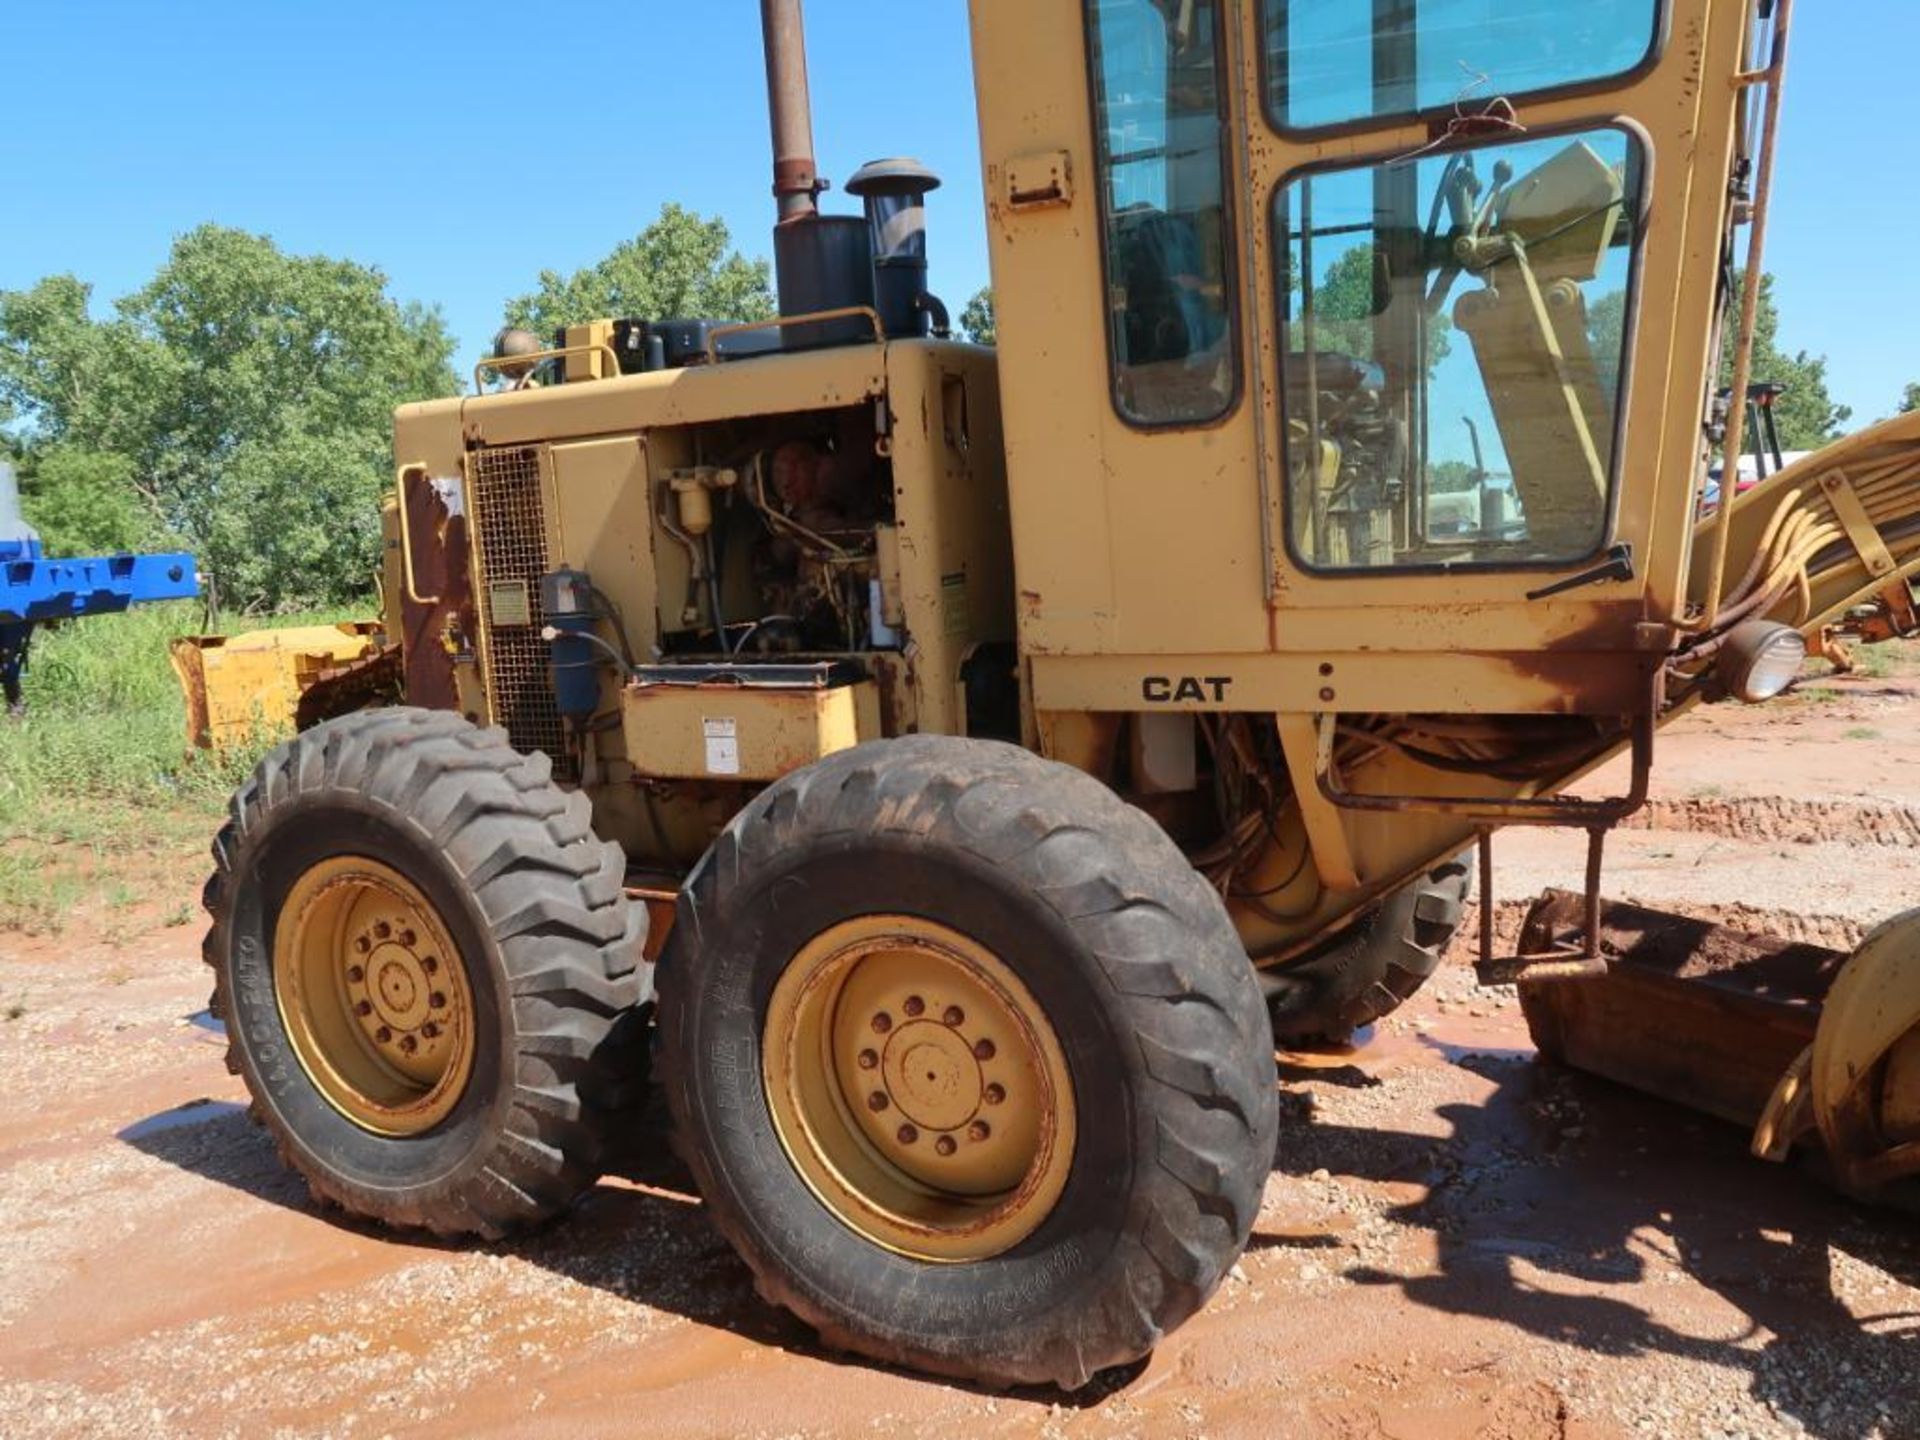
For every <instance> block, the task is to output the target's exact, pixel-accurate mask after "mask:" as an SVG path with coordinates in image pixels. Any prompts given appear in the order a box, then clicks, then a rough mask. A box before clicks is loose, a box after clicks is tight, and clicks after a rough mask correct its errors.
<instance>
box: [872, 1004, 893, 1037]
mask: <svg viewBox="0 0 1920 1440" xmlns="http://www.w3.org/2000/svg"><path fill="white" fill-rule="evenodd" d="M891 1029H893V1017H892V1016H891V1015H889V1014H887V1012H886V1011H884V1010H882V1011H881V1012H880V1013H879V1014H878V1015H876V1016H874V1017H873V1033H874V1034H876V1035H884V1034H886V1033H887V1032H888V1031H889V1030H891Z"/></svg>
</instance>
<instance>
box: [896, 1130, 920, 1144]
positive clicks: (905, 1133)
mask: <svg viewBox="0 0 1920 1440" xmlns="http://www.w3.org/2000/svg"><path fill="white" fill-rule="evenodd" d="M897 1133H898V1135H899V1138H900V1143H901V1144H902V1145H911V1144H913V1142H914V1141H916V1140H918V1139H919V1138H920V1132H919V1131H918V1130H916V1129H914V1128H913V1126H911V1125H902V1126H901V1127H900V1129H899V1131H898V1132H897Z"/></svg>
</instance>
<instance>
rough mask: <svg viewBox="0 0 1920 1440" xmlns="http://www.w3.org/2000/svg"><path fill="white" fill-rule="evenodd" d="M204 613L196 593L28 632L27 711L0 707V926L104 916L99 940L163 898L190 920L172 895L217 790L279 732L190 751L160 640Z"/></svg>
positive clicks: (136, 926) (219, 805)
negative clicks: (15, 713)
mask: <svg viewBox="0 0 1920 1440" xmlns="http://www.w3.org/2000/svg"><path fill="white" fill-rule="evenodd" d="M202 618H203V617H202V614H201V610H200V607H199V605H197V604H195V603H191V602H183V603H180V604H176V605H155V606H150V607H144V608H141V609H137V610H130V611H128V612H126V613H125V614H121V615H103V616H96V617H93V618H90V619H86V620H80V621H75V622H73V623H71V624H67V625H62V626H60V627H58V628H57V629H53V630H42V631H41V632H40V633H39V634H38V635H36V636H35V637H34V642H33V650H32V652H31V655H30V658H29V661H28V671H27V680H26V701H27V715H26V718H25V719H24V720H12V721H10V720H6V719H4V718H0V932H4V931H9V930H11V931H21V932H25V933H28V934H58V933H60V932H61V931H63V930H65V929H66V928H67V927H68V926H69V924H71V923H72V922H73V921H74V920H75V919H76V918H77V917H80V916H89V917H90V918H93V919H99V918H100V917H101V916H102V915H104V916H105V917H107V919H105V920H101V925H102V928H103V929H104V930H105V931H106V933H107V934H108V937H109V938H121V937H123V936H127V935H129V934H132V933H138V932H139V931H140V930H141V929H142V928H148V927H147V917H146V916H145V915H144V911H145V909H146V907H148V906H149V905H150V904H152V903H155V902H163V901H167V902H171V907H170V908H169V909H168V910H167V911H166V912H165V914H164V915H155V916H153V917H151V918H152V923H153V924H173V925H178V924H184V923H186V920H187V919H188V918H191V912H190V911H188V912H187V915H186V916H185V917H183V916H182V911H183V910H184V909H185V908H186V907H185V902H183V901H182V900H181V899H180V898H179V897H180V895H181V893H182V887H183V886H184V887H191V886H192V885H193V884H195V883H196V882H195V881H194V879H193V876H194V875H195V874H197V873H198V872H200V871H203V870H204V869H205V857H206V846H207V842H208V840H209V839H210V838H211V836H212V834H213V831H214V829H215V828H216V826H217V825H218V824H219V817H220V815H221V812H222V810H223V808H224V807H225V804H226V800H227V796H228V795H229V794H231V793H232V791H233V789H234V788H235V787H236V786H237V785H238V784H239V783H240V782H241V781H242V780H244V779H245V778H246V776H247V774H248V773H249V772H250V771H251V770H252V768H253V766H254V764H255V763H256V762H257V761H258V759H259V757H260V755H262V754H263V753H265V751H266V750H268V749H270V748H271V747H272V746H273V745H274V744H275V743H277V742H278V740H279V739H280V738H282V737H281V736H279V735H276V734H264V735H262V736H261V737H259V741H258V743H257V744H256V745H254V746H251V747H249V748H248V749H246V750H245V751H243V752H235V753H230V754H226V755H220V756H215V755H211V754H207V753H204V752H200V751H191V750H189V748H188V744H187V730H186V710H185V705H184V702H183V701H182V699H181V696H180V687H179V682H178V681H177V680H176V678H175V676H174V673H173V668H172V666H171V665H170V664H169V663H168V659H167V646H168V643H169V642H170V641H171V640H173V639H174V638H175V637H176V636H180V635H187V634H195V633H199V631H200V629H201V625H202ZM340 618H343V617H342V616H339V615H331V614H330V615H325V616H316V617H305V616H288V617H283V618H278V619H274V620H271V621H266V622H251V623H247V624H241V625H235V626H232V627H230V629H231V630H232V631H234V632H236V633H237V632H238V631H239V630H242V629H254V628H259V626H260V625H261V624H263V623H265V624H276V625H278V624H289V625H291V624H320V623H326V622H328V621H332V620H336V619H340ZM188 893H191V891H190V889H189V891H188ZM107 920H110V921H111V923H107Z"/></svg>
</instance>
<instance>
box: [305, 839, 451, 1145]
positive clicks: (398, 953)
mask: <svg viewBox="0 0 1920 1440" xmlns="http://www.w3.org/2000/svg"><path fill="white" fill-rule="evenodd" d="M274 984H275V991H276V994H277V996H278V999H279V1003H280V1013H281V1018H282V1020H283V1021H284V1022H285V1024H286V1028H287V1034H288V1037H289V1038H290V1039H291V1040H292V1042H293V1049H294V1053H295V1054H296V1055H297V1056H298V1057H299V1060H300V1063H301V1065H302V1067H303V1068H304V1069H305V1070H306V1072H307V1074H308V1076H309V1078H311V1079H312V1080H313V1082H314V1085H315V1086H316V1087H317V1088H318V1089H319V1091H320V1093H321V1094H322V1095H324V1096H325V1097H326V1099H327V1100H328V1102H329V1103H330V1104H332V1105H333V1107H334V1108H335V1109H336V1110H338V1111H340V1113H341V1114H343V1115H345V1116H346V1117H347V1119H349V1120H351V1121H353V1122H354V1123H355V1124H356V1125H359V1126H361V1127H362V1128H363V1129H367V1130H371V1131H373V1132H374V1133H376V1134H381V1135H396V1136H402V1135H415V1134H419V1133H422V1132H423V1131H426V1130H429V1129H431V1128H432V1127H433V1126H435V1125H437V1124H439V1123H440V1122H441V1121H442V1120H444V1119H445V1118H446V1117H447V1115H449V1114H450V1113H451V1112H452V1110H453V1108H454V1106H455V1105H456V1104H458V1103H459V1100H460V1096H461V1095H462V1094H463V1093H464V1092H465V1089H466V1083H467V1080H468V1078H469V1076H470V1074H471V1072H472V1067H473V1049H474V1040H473V1013H472V998H471V995H470V992H469V990H468V987H467V981H466V971H465V968H464V967H463V966H462V965H461V964H460V962H459V960H458V952H457V951H456V950H455V949H454V947H453V944H452V942H451V940H450V939H449V938H448V936H447V932H446V928H445V926H444V924H443V923H442V921H441V919H440V916H439V914H438V912H437V911H436V910H435V909H434V907H433V904H432V902H431V901H429V900H428V899H427V898H426V896H425V895H424V894H423V893H422V892H421V891H420V889H419V887H418V886H416V885H415V884H414V883H413V882H412V881H411V880H408V879H407V878H406V877H405V876H403V875H401V874H400V873H399V872H398V871H396V870H394V869H393V868H391V867H390V866H387V865H383V864H380V863H379V862H378V861H373V860H366V859H361V858H358V857H340V858H336V859H332V860H328V861H324V862H322V863H321V864H319V865H316V866H314V867H313V868H312V869H311V870H309V871H308V872H307V873H306V874H305V875H303V876H301V877H300V879H299V881H298V882H296V883H295V885H294V886H293V888H292V889H291V890H290V891H289V892H288V895H287V898H286V902H285V904H284V905H283V906H282V908H281V913H280V921H279V924H278V925H277V927H276V929H275V935H274Z"/></svg>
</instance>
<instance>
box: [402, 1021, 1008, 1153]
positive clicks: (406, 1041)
mask: <svg viewBox="0 0 1920 1440" xmlns="http://www.w3.org/2000/svg"><path fill="white" fill-rule="evenodd" d="M400 1048H401V1049H402V1050H404V1051H406V1052H407V1054H409V1055H411V1054H413V1052H414V1051H416V1050H418V1049H419V1048H420V1042H419V1041H418V1040H416V1039H414V1038H413V1036H411V1035H402V1036H401V1037H400ZM976 1138H977V1137H976Z"/></svg>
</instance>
